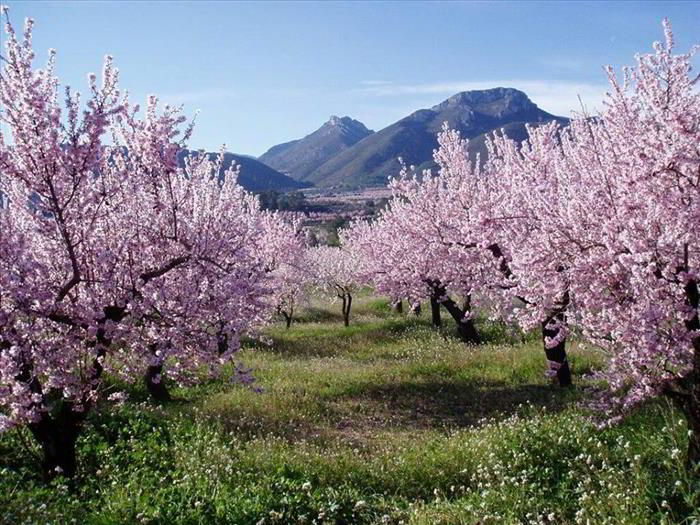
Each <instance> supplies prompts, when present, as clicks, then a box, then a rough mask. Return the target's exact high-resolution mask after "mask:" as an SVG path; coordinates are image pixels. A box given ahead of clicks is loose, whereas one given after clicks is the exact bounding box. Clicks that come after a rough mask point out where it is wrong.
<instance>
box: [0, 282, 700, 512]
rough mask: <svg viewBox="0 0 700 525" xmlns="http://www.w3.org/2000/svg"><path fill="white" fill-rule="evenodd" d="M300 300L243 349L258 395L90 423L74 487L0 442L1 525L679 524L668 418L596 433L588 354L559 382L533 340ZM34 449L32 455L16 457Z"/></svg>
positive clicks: (204, 399) (697, 501)
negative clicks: (291, 314)
mask: <svg viewBox="0 0 700 525" xmlns="http://www.w3.org/2000/svg"><path fill="white" fill-rule="evenodd" d="M339 310H340V307H339V305H337V304H328V303H325V302H323V301H319V300H315V301H314V302H313V303H312V304H311V305H309V307H308V308H307V309H306V310H305V311H304V312H302V315H301V316H300V318H299V320H298V322H296V323H294V324H293V325H292V328H291V329H290V330H286V329H285V328H284V326H283V325H282V324H279V325H274V326H271V327H269V328H268V329H266V331H265V336H266V342H261V341H254V340H250V341H246V343H245V347H244V350H243V351H242V352H241V355H240V357H241V359H242V361H243V362H244V363H245V364H246V365H247V366H250V367H252V368H253V369H254V370H255V376H256V378H257V385H258V386H260V387H262V389H263V392H262V393H257V392H254V391H253V390H251V389H249V388H247V387H244V386H241V385H234V384H232V383H230V382H229V381H225V380H221V381H216V382H210V383H208V384H205V385H201V386H199V387H192V388H187V389H174V390H173V394H174V396H175V397H176V399H177V401H176V402H173V403H170V404H166V405H163V406H154V405H152V404H150V403H148V402H147V401H144V399H145V396H144V394H143V392H141V391H140V390H139V389H138V388H136V389H135V390H134V389H132V390H131V391H130V392H131V401H129V402H127V403H125V404H124V405H122V406H112V407H105V410H103V411H102V412H101V413H100V414H95V415H94V416H93V417H92V418H91V419H90V425H89V427H88V428H87V429H86V431H85V433H84V435H83V436H82V438H81V440H80V443H79V453H80V465H81V467H80V471H79V476H78V479H77V480H76V483H75V487H73V488H69V487H68V486H67V485H66V484H65V480H61V479H59V480H57V481H55V482H54V483H52V484H51V485H49V486H47V485H44V484H42V482H41V481H40V480H39V479H38V477H37V475H36V472H37V467H36V464H35V462H34V461H35V460H34V459H33V457H32V451H31V450H28V448H29V449H30V448H31V447H33V445H32V444H31V442H30V439H29V436H28V433H27V432H26V431H23V432H18V431H13V432H8V433H6V434H4V435H2V436H0V520H2V521H3V522H5V523H13V524H14V523H71V520H74V521H73V522H74V523H94V524H108V523H162V524H195V523H231V524H270V523H281V524H287V523H309V524H312V523H316V524H321V523H327V524H332V523H336V524H353V523H358V524H365V523H367V524H369V523H378V524H380V523H391V524H399V523H403V524H413V525H417V524H440V523H442V524H460V523H464V524H477V523H479V524H487V523H493V524H497V523H533V524H534V523H540V524H549V523H564V524H567V523H572V524H573V523H583V524H585V523H589V524H599V523H610V524H617V523H633V524H638V523H639V524H642V523H650V524H651V523H684V522H685V523H691V522H692V520H693V519H700V512H698V510H697V508H698V506H699V505H700V491H699V490H698V485H697V483H698V482H697V480H690V479H688V478H687V477H686V474H685V470H684V468H683V461H684V458H683V452H684V450H685V446H686V443H687V433H686V428H687V427H686V426H685V422H684V421H683V420H682V418H681V417H680V416H679V415H678V414H677V413H675V412H674V411H673V410H672V409H671V408H670V407H668V406H666V405H665V404H663V403H659V404H655V405H651V406H648V407H646V408H644V409H643V410H641V411H639V412H638V413H636V414H635V415H634V416H633V417H632V418H631V419H629V420H628V421H626V422H624V423H623V424H622V425H619V426H616V427H613V428H609V429H606V430H598V429H596V427H595V426H593V425H592V424H591V423H589V422H588V420H587V419H586V414H585V413H584V412H583V411H582V409H580V408H579V407H578V401H580V400H581V399H582V398H583V397H584V396H585V395H586V389H585V388H584V386H585V385H586V380H585V379H584V377H583V375H584V374H585V373H587V372H588V371H590V370H591V369H592V368H593V367H595V366H597V365H600V364H601V363H602V361H601V357H600V356H599V355H598V354H596V353H595V352H593V351H592V350H590V349H586V348H585V347H583V346H582V345H578V344H576V343H574V344H573V345H571V348H570V361H571V363H572V367H573V370H574V374H575V382H576V384H577V387H576V388H574V389H571V390H561V389H559V388H557V387H555V386H552V385H551V384H550V383H549V382H548V381H547V380H546V379H545V378H544V375H543V368H544V357H543V355H542V349H541V346H540V343H539V342H538V341H537V338H536V336H535V337H533V336H531V335H530V334H526V335H524V334H519V333H517V332H516V331H513V330H509V329H508V328H507V327H504V326H503V325H500V324H498V323H488V322H486V321H483V320H481V321H480V322H479V324H478V327H479V329H480V331H481V333H482V334H485V335H486V337H485V339H486V340H487V341H488V343H486V344H483V345H479V346H465V345H464V344H462V343H460V342H459V341H458V340H456V339H455V338H454V337H453V335H452V327H451V322H450V321H449V320H448V319H445V324H446V328H445V329H444V330H443V331H442V332H440V333H437V332H435V331H434V330H433V329H432V328H431V327H430V326H429V319H427V318H426V315H425V314H424V315H423V317H422V318H415V317H414V316H412V315H403V316H402V315H398V314H395V313H393V312H392V311H391V309H390V308H389V305H388V303H387V302H386V301H382V300H377V299H375V298H373V297H371V296H370V295H369V294H367V293H363V294H360V296H359V297H358V298H356V302H355V305H354V309H353V314H352V320H351V326H350V327H348V328H344V327H343V326H342V321H341V318H340V315H339ZM34 452H36V451H34Z"/></svg>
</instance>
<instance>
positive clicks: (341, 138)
mask: <svg viewBox="0 0 700 525" xmlns="http://www.w3.org/2000/svg"><path fill="white" fill-rule="evenodd" d="M372 133H374V132H373V131H372V130H369V129H367V128H366V127H365V125H364V124H362V122H359V121H357V120H354V119H351V118H350V117H342V118H341V117H336V116H332V117H331V118H330V119H329V120H328V122H326V123H325V124H323V126H321V127H320V128H318V129H317V130H316V131H314V132H313V133H310V134H309V135H307V136H306V137H304V138H302V139H299V140H293V141H291V142H285V143H284V144H278V145H276V146H273V147H271V148H270V149H269V150H268V151H266V152H265V153H263V154H262V155H261V156H260V157H259V159H258V160H260V161H261V162H264V163H265V164H267V165H268V166H271V167H272V168H274V169H276V170H278V171H281V172H283V173H286V174H288V175H289V176H290V177H292V178H294V179H297V180H302V179H305V178H307V177H308V176H309V174H311V173H313V172H314V171H315V170H316V169H317V168H318V167H319V166H321V165H323V164H324V163H325V162H327V161H328V160H330V159H331V158H333V157H335V156H336V155H338V154H339V153H342V152H343V151H346V150H347V149H348V148H350V147H351V146H353V145H354V144H356V143H357V142H359V141H360V140H362V139H364V138H365V137H367V136H370V135H372Z"/></svg>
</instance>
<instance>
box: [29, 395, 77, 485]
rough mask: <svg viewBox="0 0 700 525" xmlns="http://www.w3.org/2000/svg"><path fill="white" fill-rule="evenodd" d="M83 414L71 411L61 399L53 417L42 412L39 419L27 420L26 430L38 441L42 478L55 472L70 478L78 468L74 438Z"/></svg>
mask: <svg viewBox="0 0 700 525" xmlns="http://www.w3.org/2000/svg"><path fill="white" fill-rule="evenodd" d="M84 418H85V416H84V414H82V413H76V412H74V411H73V408H72V405H71V404H70V403H67V402H64V403H63V405H62V406H61V410H60V411H59V413H58V415H57V416H56V417H51V416H50V415H49V414H48V413H47V412H43V413H42V415H41V417H40V419H39V421H37V422H35V423H30V424H29V430H30V431H31V433H32V435H33V436H34V438H35V439H36V440H37V441H38V442H39V444H40V445H41V450H42V453H43V457H42V461H41V471H42V475H43V478H44V481H51V480H52V479H54V478H55V477H56V476H58V475H63V476H66V477H67V478H73V477H74V476H75V472H76V470H77V459H76V442H77V441H78V434H79V433H80V428H81V425H82V422H83V420H84Z"/></svg>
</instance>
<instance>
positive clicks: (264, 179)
mask: <svg viewBox="0 0 700 525" xmlns="http://www.w3.org/2000/svg"><path fill="white" fill-rule="evenodd" d="M189 154H195V155H199V152H197V151H190V150H182V151H181V152H180V154H179V155H178V158H179V161H180V164H181V165H184V159H185V157H186V156H187V155H189ZM205 154H206V155H208V156H209V158H210V159H215V158H216V157H217V156H218V153H211V152H206V153H205ZM232 162H235V163H236V165H237V166H240V174H239V176H238V183H239V184H240V185H241V186H243V187H244V188H245V189H246V190H248V191H252V192H261V191H267V190H277V191H291V190H297V189H300V188H305V187H308V186H310V184H309V183H304V182H299V181H296V180H294V179H292V178H290V177H287V176H286V175H284V174H282V173H280V172H279V171H276V170H274V169H272V168H271V167H269V166H267V165H265V164H263V163H262V162H260V161H259V160H257V159H254V158H252V157H249V156H247V155H236V154H234V153H225V154H224V166H223V167H224V169H225V170H226V169H229V168H230V167H231V163H232Z"/></svg>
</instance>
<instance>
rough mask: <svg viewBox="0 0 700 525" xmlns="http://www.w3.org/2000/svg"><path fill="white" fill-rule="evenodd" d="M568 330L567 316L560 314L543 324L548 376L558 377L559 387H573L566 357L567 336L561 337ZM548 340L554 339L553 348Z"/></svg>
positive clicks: (543, 342)
mask: <svg viewBox="0 0 700 525" xmlns="http://www.w3.org/2000/svg"><path fill="white" fill-rule="evenodd" d="M565 329H566V314H564V312H558V313H556V314H554V315H553V316H551V317H550V318H549V319H547V320H545V321H543V322H542V344H543V346H544V353H545V356H546V357H547V365H548V370H547V375H548V376H550V377H556V379H557V382H558V383H559V386H571V383H572V381H571V369H570V368H569V360H568V359H567V357H566V336H565V335H563V336H562V335H560V331H561V330H565ZM547 339H554V340H555V341H557V342H556V344H555V345H553V346H548V345H547Z"/></svg>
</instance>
